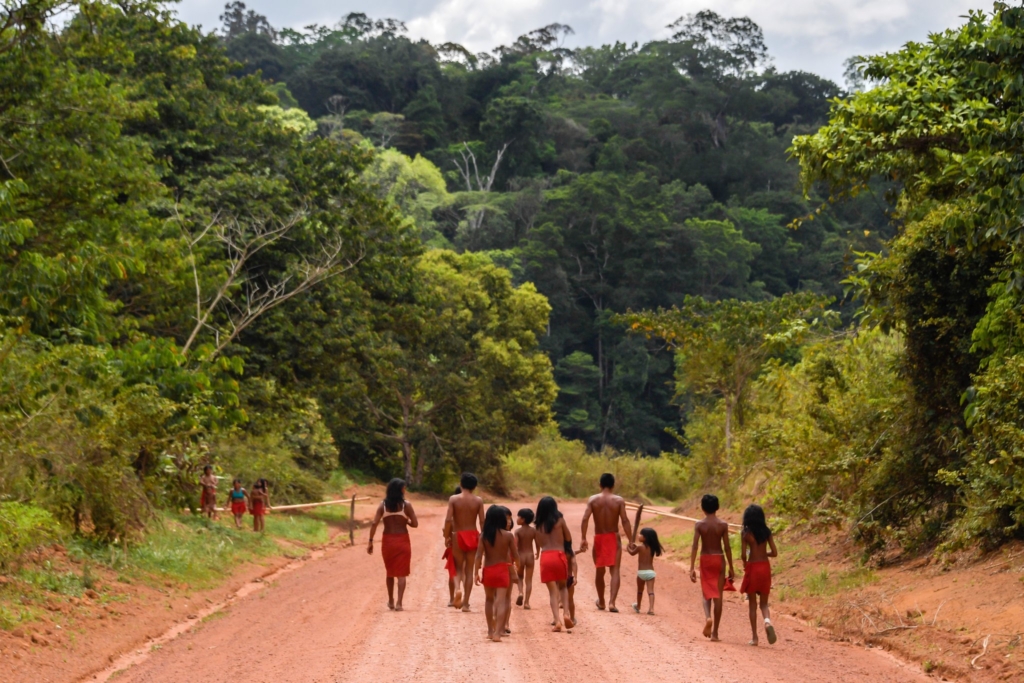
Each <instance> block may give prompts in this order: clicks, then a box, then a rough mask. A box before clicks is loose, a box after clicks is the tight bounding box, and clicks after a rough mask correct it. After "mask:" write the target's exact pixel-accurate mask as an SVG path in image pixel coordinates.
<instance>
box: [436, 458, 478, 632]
mask: <svg viewBox="0 0 1024 683" xmlns="http://www.w3.org/2000/svg"><path fill="white" fill-rule="evenodd" d="M460 485H461V487H462V492H461V493H459V494H458V495H455V496H452V497H451V498H449V499H448V514H447V515H445V518H444V544H445V546H446V547H448V548H451V549H452V554H453V555H454V556H455V600H454V603H455V607H456V609H458V608H460V607H461V608H462V611H463V612H468V611H469V596H470V593H472V591H473V558H474V557H475V555H476V551H477V546H478V545H479V543H480V532H479V531H478V530H477V529H480V528H483V525H484V502H483V501H482V500H480V497H479V496H477V495H475V494H474V493H473V491H474V490H476V486H477V479H476V476H475V475H472V474H470V473H469V472H463V474H462V481H461V482H460ZM478 525H479V526H478Z"/></svg>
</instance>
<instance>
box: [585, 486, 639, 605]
mask: <svg viewBox="0 0 1024 683" xmlns="http://www.w3.org/2000/svg"><path fill="white" fill-rule="evenodd" d="M614 489H615V477H614V476H613V475H611V474H608V473H605V474H602V475H601V493H598V494H595V495H593V496H591V497H590V500H588V501H587V510H586V512H584V513H583V525H582V528H581V529H580V532H581V536H582V537H583V543H581V544H580V552H581V553H585V552H586V551H587V526H588V525H589V524H590V518H591V516H593V518H594V553H593V554H594V566H595V567H597V580H596V581H595V583H596V584H597V595H598V598H597V608H598V609H604V607H605V602H604V573H605V569H606V568H608V569H610V570H611V575H612V581H611V584H612V585H611V591H610V593H609V596H608V611H609V612H618V611H619V610H618V609H617V608H616V607H615V600H616V598H618V596H619V585H620V584H621V582H622V575H621V568H622V541H621V539H620V538H619V523H620V522H621V523H622V530H623V531H624V532H625V533H626V538H627V539H628V538H630V531H629V530H630V526H629V517H628V516H627V515H626V501H624V500H622V497H621V496H616V495H615V494H614V493H613V491H614Z"/></svg>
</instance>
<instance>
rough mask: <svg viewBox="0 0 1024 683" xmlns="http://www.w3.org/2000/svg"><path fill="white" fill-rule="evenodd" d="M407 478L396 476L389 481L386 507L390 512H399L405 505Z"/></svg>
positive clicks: (385, 498)
mask: <svg viewBox="0 0 1024 683" xmlns="http://www.w3.org/2000/svg"><path fill="white" fill-rule="evenodd" d="M403 490H405V480H404V479H399V478H398V477H395V478H394V479H392V480H391V481H389V482H388V490H387V493H385V494H384V509H385V510H387V511H388V512H398V511H399V510H401V509H402V507H404V506H405V495H404V494H403V493H402V491H403Z"/></svg>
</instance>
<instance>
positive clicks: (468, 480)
mask: <svg viewBox="0 0 1024 683" xmlns="http://www.w3.org/2000/svg"><path fill="white" fill-rule="evenodd" d="M460 483H461V484H462V490H463V491H472V490H473V489H475V488H476V485H477V484H478V483H479V482H477V480H476V475H475V474H470V473H469V472H463V473H462V481H461V482H460Z"/></svg>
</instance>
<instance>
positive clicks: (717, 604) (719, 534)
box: [690, 493, 735, 642]
mask: <svg viewBox="0 0 1024 683" xmlns="http://www.w3.org/2000/svg"><path fill="white" fill-rule="evenodd" d="M700 509H701V510H703V511H704V519H702V520H701V521H699V522H697V524H696V526H695V527H694V530H693V548H692V549H691V550H690V581H692V582H694V583H697V571H696V569H694V564H695V563H696V561H697V546H698V544H699V545H700V588H701V591H702V593H703V596H704V599H703V604H704V619H705V622H704V637H705V638H710V639H711V640H712V642H718V626H719V624H720V623H721V621H722V590H723V589H724V588H725V572H724V569H725V567H724V564H725V563H724V561H723V557H722V556H723V552H724V555H725V559H726V560H728V562H729V580H730V581H732V580H733V578H734V577H735V573H734V572H733V568H732V548H731V547H730V546H729V524H728V523H727V522H725V521H724V520H721V519H719V518H718V516H717V515H715V513H716V512H717V511H718V497H717V496H713V495H711V494H710V493H708V494H705V495H704V497H703V498H701V501H700ZM712 603H713V604H714V619H712V617H711V607H712Z"/></svg>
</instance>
